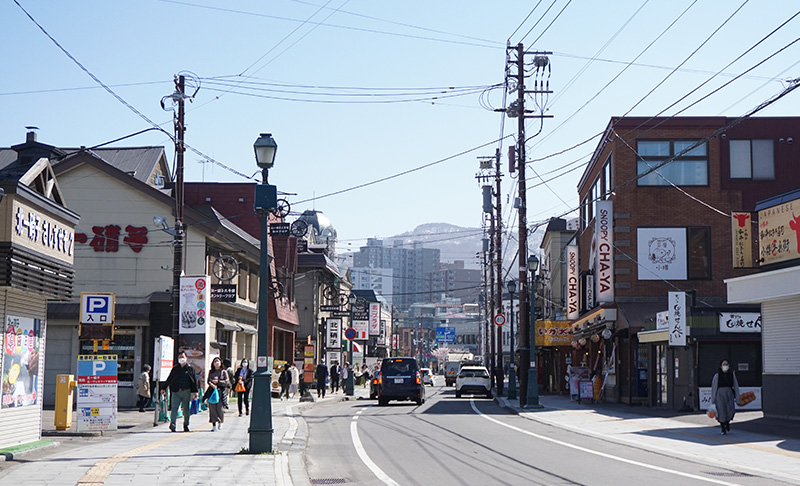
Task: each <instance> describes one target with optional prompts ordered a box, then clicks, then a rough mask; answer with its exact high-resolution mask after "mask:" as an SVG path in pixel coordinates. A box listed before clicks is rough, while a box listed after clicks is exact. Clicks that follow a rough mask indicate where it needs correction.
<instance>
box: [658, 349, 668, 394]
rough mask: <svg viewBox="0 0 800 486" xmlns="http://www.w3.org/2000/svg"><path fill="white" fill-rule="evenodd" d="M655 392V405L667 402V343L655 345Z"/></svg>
mask: <svg viewBox="0 0 800 486" xmlns="http://www.w3.org/2000/svg"><path fill="white" fill-rule="evenodd" d="M655 358H656V393H655V395H656V396H655V399H656V400H655V401H656V404H657V405H662V406H663V405H666V404H667V397H668V394H667V383H668V381H667V378H668V376H667V345H666V344H658V345H656V356H655Z"/></svg>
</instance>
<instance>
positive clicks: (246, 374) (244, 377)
mask: <svg viewBox="0 0 800 486" xmlns="http://www.w3.org/2000/svg"><path fill="white" fill-rule="evenodd" d="M234 378H235V380H234V383H233V386H234V387H237V388H238V389H239V390H241V389H242V387H244V391H239V390H237V391H236V395H237V396H238V398H239V400H238V404H239V416H240V417H241V416H242V403H244V410H245V413H246V414H247V415H250V389H251V388H253V370H252V369H250V363H248V361H247V358H245V359H243V360H242V362H241V363H240V364H239V367H238V368H236V372H235V373H234ZM240 381H241V383H242V386H241V387H240V386H239V382H240Z"/></svg>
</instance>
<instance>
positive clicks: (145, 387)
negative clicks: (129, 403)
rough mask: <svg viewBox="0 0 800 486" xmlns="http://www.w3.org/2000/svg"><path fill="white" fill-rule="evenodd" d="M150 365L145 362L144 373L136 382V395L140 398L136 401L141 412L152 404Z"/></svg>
mask: <svg viewBox="0 0 800 486" xmlns="http://www.w3.org/2000/svg"><path fill="white" fill-rule="evenodd" d="M150 369H151V368H150V365H149V364H145V365H144V366H142V374H141V375H139V381H137V382H136V396H137V397H139V399H138V400H137V401H136V407H137V408H138V409H139V411H140V412H144V409H145V408H146V407H147V406H149V405H150Z"/></svg>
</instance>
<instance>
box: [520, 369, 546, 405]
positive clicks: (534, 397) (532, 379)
mask: <svg viewBox="0 0 800 486" xmlns="http://www.w3.org/2000/svg"><path fill="white" fill-rule="evenodd" d="M536 375H537V374H536V365H535V364H533V365H532V366H531V367H530V368H528V390H527V393H528V399H527V401H526V402H525V405H524V407H523V408H526V409H530V408H543V407H542V405H541V404H540V403H539V380H538V377H537V376H536Z"/></svg>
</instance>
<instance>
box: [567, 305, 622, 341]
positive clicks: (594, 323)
mask: <svg viewBox="0 0 800 486" xmlns="http://www.w3.org/2000/svg"><path fill="white" fill-rule="evenodd" d="M616 321H617V309H616V308H613V307H598V308H596V309H593V310H592V311H591V312H589V313H587V314H585V315H584V316H582V317H581V318H580V319H576V320H575V321H573V322H572V335H573V337H574V338H575V339H580V338H589V337H591V336H592V335H593V334H597V333H600V332H602V331H603V330H604V329H608V330H612V331H613V330H614V328H615V323H616Z"/></svg>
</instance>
